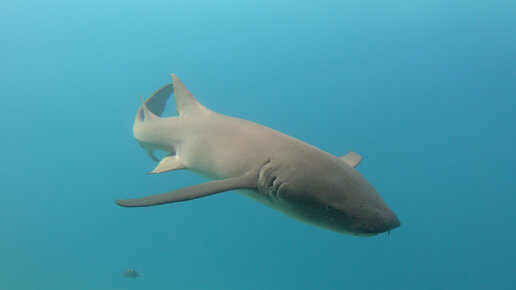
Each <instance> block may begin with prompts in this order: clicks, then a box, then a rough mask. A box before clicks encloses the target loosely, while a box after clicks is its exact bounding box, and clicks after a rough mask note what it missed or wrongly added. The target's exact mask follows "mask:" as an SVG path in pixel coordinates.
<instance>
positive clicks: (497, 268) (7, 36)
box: [0, 0, 516, 289]
mask: <svg viewBox="0 0 516 290" xmlns="http://www.w3.org/2000/svg"><path fill="white" fill-rule="evenodd" d="M515 15H516V3H515V2H514V1H305V0H299V1H281V0H277V1H161V0H160V1H132V0H128V1H96V0H93V1H56V0H49V1H24V0H21V1H2V2H1V3H0V124H1V126H0V129H1V131H0V134H1V142H0V154H1V155H0V160H1V166H0V176H1V177H0V180H1V189H0V197H1V202H0V257H1V260H0V289H515V287H516V262H515V261H516V248H515V245H516V234H515V229H516V211H515V209H514V207H515V205H516V192H515V189H514V186H515V183H516V182H515V180H516V179H515V172H516V171H515V170H516V166H515V164H516V153H515V147H516V146H515V145H516V17H515ZM172 72H174V73H177V74H178V75H179V77H180V78H181V79H182V80H183V82H184V83H185V84H186V85H187V86H188V87H189V89H190V90H191V91H192V93H193V94H194V95H195V96H196V97H197V98H198V99H199V101H200V102H201V103H203V104H204V105H206V106H207V107H209V108H211V109H213V110H215V111H217V112H220V113H223V114H227V115H232V116H237V117H241V118H244V119H248V120H252V121H255V122H258V123H261V124H264V125H266V126H269V127H272V128H274V129H277V130H279V131H282V132H285V133H287V134H289V135H292V136H294V137H296V138H299V139H301V140H304V141H306V142H308V143H310V144H313V145H315V146H317V147H319V148H321V149H323V150H325V151H328V152H331V153H332V154H335V155H338V156H340V155H344V154H346V153H347V152H348V151H350V150H353V151H356V152H358V153H359V154H361V155H362V156H363V157H364V160H363V161H362V163H361V164H360V165H359V166H358V167H357V170H359V171H360V172H361V173H362V174H363V175H364V176H365V177H366V178H367V179H368V180H369V181H370V182H371V183H372V184H373V185H374V186H375V187H376V189H377V190H378V191H379V192H380V194H381V195H382V196H383V197H384V199H385V200H386V201H387V203H388V204H389V205H390V207H391V208H392V209H393V210H394V211H395V212H396V213H397V215H398V217H399V218H400V220H401V222H402V225H401V227H400V228H398V229H396V230H394V231H392V232H391V234H390V235H387V234H383V235H379V236H376V237H371V238H357V237H352V236H347V235H342V234H337V233H334V232H330V231H326V230H323V229H319V228H316V227H313V226H309V225H306V224H303V223H300V222H297V221H295V220H292V219H290V218H287V217H285V216H283V215H282V214H280V213H278V212H276V211H274V210H272V209H269V208H267V207H265V206H263V205H261V204H258V203H255V202H254V201H252V200H250V199H247V198H245V197H243V196H240V195H238V194H236V193H234V192H229V193H224V194H219V195H216V196H211V197H207V198H203V199H198V200H194V201H190V202H186V203H179V204H171V205H164V206H159V207H150V208H136V209H128V208H121V207H118V206H117V205H116V204H115V203H114V201H115V199H120V198H129V197H137V196H145V195H149V194H155V193H161V192H166V191H170V190H172V189H177V188H181V187H185V186H189V185H193V184H197V183H200V182H204V179H203V178H202V177H199V176H196V175H194V174H193V173H191V172H187V171H178V172H171V173H164V174H159V175H147V174H146V172H149V171H151V170H152V169H153V168H154V166H155V163H154V162H153V161H152V160H151V159H150V158H148V156H147V155H146V153H145V151H144V150H142V149H141V148H140V147H139V146H138V144H137V142H136V141H135V140H134V138H133V135H132V123H133V119H134V116H135V114H136V111H137V109H138V107H139V106H140V100H139V95H140V94H142V95H143V96H145V97H147V96H149V95H151V94H152V93H153V92H154V91H155V90H156V89H158V88H160V87H161V86H162V85H164V84H166V83H169V82H170V81H171V78H170V73H172ZM170 106H171V107H172V108H171V109H170V111H171V112H173V110H174V104H173V102H171V103H170ZM127 268H132V269H136V270H137V271H139V273H140V274H141V275H142V276H141V277H140V278H138V279H136V280H132V279H128V278H125V277H124V276H123V275H122V272H123V271H124V270H125V269H127Z"/></svg>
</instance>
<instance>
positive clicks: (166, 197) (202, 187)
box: [116, 175, 257, 207]
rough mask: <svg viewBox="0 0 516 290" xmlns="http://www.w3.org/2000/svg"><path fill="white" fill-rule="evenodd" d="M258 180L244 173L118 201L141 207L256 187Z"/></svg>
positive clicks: (118, 201)
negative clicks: (238, 175)
mask: <svg viewBox="0 0 516 290" xmlns="http://www.w3.org/2000/svg"><path fill="white" fill-rule="evenodd" d="M256 180H257V178H256V176H253V175H244V176H240V177H234V178H228V179H223V180H214V181H210V182H206V183H202V184H197V185H193V186H189V187H185V188H181V189H178V190H174V191H171V192H167V193H162V194H156V195H151V196H147V197H143V198H136V199H126V200H117V201H116V203H117V204H118V205H120V206H124V207H141V206H153V205H160V204H165V203H173V202H179V201H186V200H191V199H196V198H200V197H205V196H208V195H212V194H216V193H220V192H224V191H229V190H235V189H245V188H248V189H252V188H256Z"/></svg>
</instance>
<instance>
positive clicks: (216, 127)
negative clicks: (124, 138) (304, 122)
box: [117, 74, 400, 236]
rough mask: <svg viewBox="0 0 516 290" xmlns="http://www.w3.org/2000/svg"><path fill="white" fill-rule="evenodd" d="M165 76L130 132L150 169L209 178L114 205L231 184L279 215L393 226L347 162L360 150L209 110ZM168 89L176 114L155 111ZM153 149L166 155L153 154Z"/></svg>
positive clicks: (369, 228)
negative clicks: (340, 150)
mask: <svg viewBox="0 0 516 290" xmlns="http://www.w3.org/2000/svg"><path fill="white" fill-rule="evenodd" d="M172 78H173V84H169V85H166V86H164V87H163V88H161V89H159V90H158V91H157V92H156V93H154V94H153V95H152V96H151V97H150V98H149V99H147V100H146V101H145V102H144V104H143V105H142V107H141V108H140V109H139V110H138V113H137V115H136V119H135V122H134V136H135V138H136V139H137V140H138V141H139V142H140V144H141V145H142V147H144V149H145V150H146V151H147V152H148V153H149V155H150V156H151V158H153V159H154V160H156V161H158V162H159V164H158V165H157V166H156V168H155V169H154V170H153V171H152V173H163V172H168V171H173V170H179V169H188V170H191V171H194V172H196V173H198V174H201V175H203V176H206V177H208V178H210V179H213V181H211V182H207V183H203V184H198V185H194V186H190V187H186V188H182V189H178V190H174V191H172V192H168V193H164V194H158V195H152V196H148V197H144V198H138V199H129V200H117V204H119V205H121V206H126V207H139V206H152V205H158V204H164V203H173V202H179V201H185V200H191V199H195V198H200V197H204V196H208V195H212V194H216V193H220V192H225V191H230V190H237V191H238V192H240V193H242V194H244V195H246V196H248V197H250V198H252V199H254V200H256V201H258V202H260V203H262V204H265V205H267V206H269V207H271V208H274V209H276V210H278V211H280V212H282V213H284V214H286V215H287V216H290V217H293V218H295V219H297V220H301V221H303V222H307V223H310V224H313V225H316V226H319V227H323V228H326V229H330V230H333V231H337V232H342V233H348V234H353V235H362V236H370V235H375V234H378V233H382V232H386V231H390V230H391V229H393V228H396V227H398V226H399V225H400V222H399V220H398V218H397V217H396V215H395V214H394V212H393V211H392V210H391V209H390V208H389V207H388V206H387V204H386V203H385V202H384V201H383V199H382V198H381V197H380V195H379V194H378V193H377V192H376V190H375V189H374V188H373V187H372V186H371V185H370V184H369V183H368V182H367V181H366V180H365V179H364V178H363V176H362V175H361V174H360V173H358V171H356V170H355V169H354V167H355V166H356V165H357V164H358V163H359V162H360V161H361V159H362V157H361V156H360V155H358V154H356V153H354V152H350V153H348V154H347V155H345V156H343V157H341V158H339V157H336V156H334V155H332V154H330V153H327V152H324V151H322V150H320V149H318V148H316V147H314V146H312V145H309V144H307V143H304V142H302V141H300V140H298V139H295V138H293V137H290V136H288V135H286V134H283V133H281V132H278V131H276V130H273V129H271V128H268V127H265V126H262V125H259V124H256V123H253V122H250V121H247V120H243V119H238V118H233V117H229V116H225V115H222V114H219V113H216V112H213V111H211V110H209V109H208V108H206V107H204V106H203V105H201V104H200V103H199V102H198V101H197V100H196V99H195V98H194V97H193V95H192V94H191V93H190V92H189V90H188V89H187V88H186V87H185V85H184V84H183V83H182V82H181V80H179V78H178V77H177V76H176V75H175V74H172ZM172 93H174V94H175V97H176V106H177V112H178V116H174V117H167V118H162V117H161V114H162V113H163V110H164V108H165V106H166V102H167V100H168V98H169V96H170V95H171V94H172ZM156 150H160V151H165V152H167V153H168V155H167V156H165V157H164V158H162V159H161V160H159V159H158V158H156V157H155V156H154V155H153V152H154V151H156Z"/></svg>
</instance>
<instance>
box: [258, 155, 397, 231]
mask: <svg viewBox="0 0 516 290" xmlns="http://www.w3.org/2000/svg"><path fill="white" fill-rule="evenodd" d="M311 163H312V166H314V163H317V161H314V160H312V161H311ZM326 164H331V163H329V161H327V160H326V161H325V162H321V166H320V167H317V168H318V169H319V170H315V171H314V170H311V171H306V172H304V171H303V169H299V170H298V172H297V173H298V174H296V176H291V177H290V178H289V180H288V182H285V185H280V186H277V188H278V190H277V192H275V193H274V194H273V196H278V200H279V204H280V206H281V207H283V209H284V210H283V212H285V213H286V214H287V215H290V216H292V217H294V218H296V219H299V220H302V221H305V222H307V223H310V224H313V225H317V226H320V227H323V228H326V229H329V230H333V231H336V232H341V233H346V234H350V235H355V236H373V235H377V234H380V233H384V232H390V231H391V230H392V229H395V228H397V227H399V226H400V220H399V219H398V217H397V216H396V214H395V213H394V212H393V211H392V210H391V209H390V208H389V206H388V205H387V204H386V203H385V201H384V200H383V199H382V197H381V196H380V195H379V194H378V192H377V191H376V190H375V189H374V188H373V186H372V185H371V184H369V182H368V181H367V180H366V179H365V178H364V177H363V176H362V175H361V174H360V173H359V172H358V171H356V170H355V169H354V168H352V166H348V164H344V162H342V161H341V160H339V159H337V158H335V160H334V163H333V165H332V166H326ZM305 167H307V166H304V167H303V166H299V167H298V168H305ZM265 179H266V178H265ZM280 184H281V183H280ZM292 205H295V206H292Z"/></svg>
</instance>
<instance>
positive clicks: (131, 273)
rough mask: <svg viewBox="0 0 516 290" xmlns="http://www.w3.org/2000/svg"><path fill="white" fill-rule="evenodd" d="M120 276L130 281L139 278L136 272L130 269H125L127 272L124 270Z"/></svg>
mask: <svg viewBox="0 0 516 290" xmlns="http://www.w3.org/2000/svg"><path fill="white" fill-rule="evenodd" d="M122 274H123V275H124V276H125V277H127V278H132V279H136V278H138V277H140V274H138V272H136V270H134V269H130V268H127V270H125V271H124V272H123V273H122Z"/></svg>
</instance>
